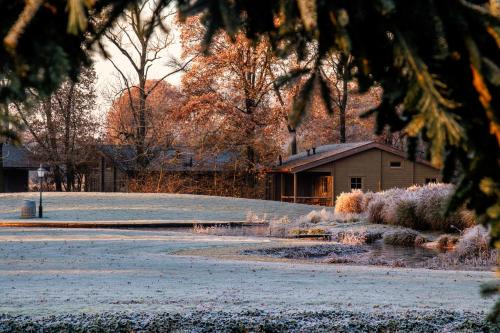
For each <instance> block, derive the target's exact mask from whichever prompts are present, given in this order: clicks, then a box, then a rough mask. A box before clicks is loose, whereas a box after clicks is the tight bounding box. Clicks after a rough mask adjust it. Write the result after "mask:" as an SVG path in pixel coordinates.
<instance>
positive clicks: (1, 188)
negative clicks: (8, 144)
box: [0, 142, 5, 193]
mask: <svg viewBox="0 0 500 333" xmlns="http://www.w3.org/2000/svg"><path fill="white" fill-rule="evenodd" d="M3 145H4V143H3V142H0V193H3V192H5V180H4V175H3V158H2V157H3V151H2V149H3Z"/></svg>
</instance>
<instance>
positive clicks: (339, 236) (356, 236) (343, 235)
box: [331, 228, 382, 245]
mask: <svg viewBox="0 0 500 333" xmlns="http://www.w3.org/2000/svg"><path fill="white" fill-rule="evenodd" d="M380 238H382V231H378V230H368V229H366V228H362V229H357V230H356V229H349V230H344V231H338V232H336V233H334V234H332V235H331V239H332V240H333V241H335V242H339V243H342V244H350V245H360V244H369V243H373V242H374V241H376V240H378V239H380Z"/></svg>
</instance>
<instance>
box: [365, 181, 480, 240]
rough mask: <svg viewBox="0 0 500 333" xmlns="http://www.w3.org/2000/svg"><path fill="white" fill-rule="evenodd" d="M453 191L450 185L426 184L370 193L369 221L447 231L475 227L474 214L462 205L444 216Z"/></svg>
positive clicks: (367, 207) (366, 209)
mask: <svg viewBox="0 0 500 333" xmlns="http://www.w3.org/2000/svg"><path fill="white" fill-rule="evenodd" d="M453 190H454V188H453V185H450V184H428V185H425V186H411V187H409V188H407V189H398V188H395V189H390V190H387V191H383V192H378V193H371V194H369V198H368V199H364V200H365V201H366V202H368V204H367V205H366V208H365V211H366V215H367V219H368V222H369V223H379V224H390V225H398V226H402V227H406V228H412V229H416V230H434V231H446V232H456V231H461V230H464V229H466V228H469V227H471V226H474V225H475V224H476V221H475V217H474V214H473V213H472V212H471V211H469V210H466V209H465V208H461V209H459V210H458V211H456V212H452V213H449V214H448V215H445V211H446V208H447V206H448V202H449V200H450V198H451V196H452V193H453Z"/></svg>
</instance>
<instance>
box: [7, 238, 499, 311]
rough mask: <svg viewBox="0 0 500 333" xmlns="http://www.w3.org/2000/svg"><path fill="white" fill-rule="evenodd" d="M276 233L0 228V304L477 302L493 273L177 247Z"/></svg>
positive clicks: (373, 306) (131, 307) (392, 307)
mask: <svg viewBox="0 0 500 333" xmlns="http://www.w3.org/2000/svg"><path fill="white" fill-rule="evenodd" d="M268 242H279V241H278V240H268V239H265V238H249V237H215V236H207V235H191V234H188V233H176V232H168V231H137V230H109V229H108V230H103V229H101V230H98V229H95V230H91V229H86V230H84V229H36V228H31V229H26V228H2V229H0V293H1V295H2V297H0V313H12V314H57V313H67V312H83V311H85V312H99V311H104V310H107V311H149V312H155V311H175V312H188V311H193V310H224V311H242V310H245V309H262V310H269V311H284V310H291V311H293V310H302V311H307V310H311V311H313V310H323V309H332V308H334V309H339V308H345V309H353V310H354V309H360V310H362V311H385V310H387V311H398V310H408V309H416V310H418V309H422V310H424V309H426V310H429V309H431V310H432V309H438V308H446V309H448V310H468V311H481V310H484V309H488V308H489V307H490V306H491V304H492V302H493V300H485V299H482V298H481V297H480V296H479V285H480V284H481V283H482V282H485V281H487V280H489V279H490V278H492V277H493V273H490V272H464V271H433V270H423V269H395V268H380V267H356V266H342V265H319V264H290V263H280V262H246V261H236V260H217V259H214V258H204V257H192V256H179V255H173V254H172V253H173V252H175V251H176V250H181V249H190V248H191V249H194V248H203V247H220V246H239V247H241V246H246V245H255V244H259V243H268Z"/></svg>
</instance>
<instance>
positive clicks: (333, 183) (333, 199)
mask: <svg viewBox="0 0 500 333" xmlns="http://www.w3.org/2000/svg"><path fill="white" fill-rule="evenodd" d="M330 174H331V176H332V206H335V164H333V165H332V169H331V171H330Z"/></svg>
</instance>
